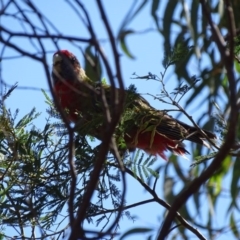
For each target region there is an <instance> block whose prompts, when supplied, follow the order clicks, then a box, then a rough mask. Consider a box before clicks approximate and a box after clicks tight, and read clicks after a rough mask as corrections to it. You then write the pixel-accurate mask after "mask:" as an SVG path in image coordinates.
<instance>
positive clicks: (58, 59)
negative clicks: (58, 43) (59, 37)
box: [53, 53, 62, 66]
mask: <svg viewBox="0 0 240 240" xmlns="http://www.w3.org/2000/svg"><path fill="white" fill-rule="evenodd" d="M61 61H62V56H61V55H60V54H58V53H56V54H54V55H53V66H55V65H57V64H59V63H60V62H61Z"/></svg>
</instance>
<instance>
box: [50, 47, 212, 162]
mask: <svg viewBox="0 0 240 240" xmlns="http://www.w3.org/2000/svg"><path fill="white" fill-rule="evenodd" d="M52 79H53V89H54V92H55V95H56V97H57V99H58V101H59V103H60V106H61V107H62V108H63V109H66V113H67V117H68V118H69V120H70V121H72V122H74V123H77V124H78V125H79V126H80V128H81V130H80V132H81V133H83V134H87V135H91V136H93V137H96V138H98V139H100V140H101V139H103V137H104V136H103V134H102V133H103V132H104V131H103V129H104V126H103V122H104V116H103V107H102V102H101V98H100V94H99V91H100V87H102V88H103V89H104V91H105V94H106V98H107V101H108V104H109V106H110V108H111V104H110V99H111V98H110V97H111V87H110V86H109V85H107V84H106V83H104V82H102V83H101V86H100V85H99V83H96V81H93V80H91V79H90V78H88V76H87V75H86V74H85V71H84V70H83V69H82V68H81V65H80V63H79V61H78V60H77V58H76V57H75V56H74V55H73V54H72V53H71V52H69V51H67V50H61V51H58V52H56V53H55V54H54V55H53V70H52ZM83 83H86V84H87V85H88V86H91V87H92V89H93V90H94V91H93V90H90V89H89V87H87V86H86V85H85V84H83ZM115 90H116V91H115V92H117V91H118V90H117V89H115ZM125 99H126V100H125V103H124V111H123V115H122V119H121V121H120V123H119V127H117V129H118V128H119V129H120V128H121V129H122V132H124V136H123V139H124V142H125V148H127V149H129V150H134V149H136V148H139V149H142V150H144V151H145V152H147V153H149V154H152V155H159V156H161V157H162V158H163V159H165V160H167V158H166V156H165V151H167V150H170V151H172V152H173V153H174V154H177V155H183V156H184V155H185V154H186V153H188V151H187V150H186V149H185V147H184V144H183V143H182V141H183V140H185V139H186V140H189V141H191V142H195V143H198V144H202V145H205V146H208V144H207V143H206V142H205V140H206V139H205V138H204V136H203V134H201V133H200V132H199V131H198V130H197V128H195V127H193V126H189V125H187V124H185V123H183V122H181V121H179V120H177V119H174V118H173V117H171V116H170V115H168V114H167V113H166V111H161V110H157V109H155V108H153V107H152V106H151V105H150V104H149V103H148V102H147V100H145V99H144V98H143V97H141V96H140V94H138V93H136V91H135V89H134V87H133V86H131V87H130V88H129V89H128V90H125ZM117 129H116V133H115V135H116V136H117V133H118V130H117ZM202 131H203V132H204V133H205V135H206V136H207V137H208V138H209V139H215V138H216V137H215V135H214V134H213V133H211V132H209V131H206V130H202ZM119 132H120V131H119ZM116 138H117V137H116Z"/></svg>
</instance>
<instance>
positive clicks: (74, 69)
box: [52, 50, 81, 81]
mask: <svg viewBox="0 0 240 240" xmlns="http://www.w3.org/2000/svg"><path fill="white" fill-rule="evenodd" d="M80 68H81V66H80V63H79V61H78V60H77V58H76V57H75V56H74V55H73V54H72V53H71V52H69V51H68V50H60V51H57V52H56V53H54V55H53V69H52V76H53V80H54V81H56V80H57V79H58V80H59V79H60V78H62V79H64V80H66V81H71V80H74V79H76V75H78V74H79V70H80Z"/></svg>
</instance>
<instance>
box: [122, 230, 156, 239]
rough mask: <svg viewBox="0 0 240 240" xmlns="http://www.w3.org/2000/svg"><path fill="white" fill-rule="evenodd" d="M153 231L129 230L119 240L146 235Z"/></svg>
mask: <svg viewBox="0 0 240 240" xmlns="http://www.w3.org/2000/svg"><path fill="white" fill-rule="evenodd" d="M151 231H152V229H151V228H133V229H130V230H128V231H127V232H125V233H124V234H123V235H122V236H121V237H120V239H119V240H123V239H124V238H126V237H129V236H131V235H136V234H144V233H149V232H151Z"/></svg>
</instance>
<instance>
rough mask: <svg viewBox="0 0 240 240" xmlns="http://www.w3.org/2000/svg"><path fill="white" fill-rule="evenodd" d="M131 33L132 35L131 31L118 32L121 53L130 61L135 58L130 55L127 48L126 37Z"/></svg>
mask: <svg viewBox="0 0 240 240" xmlns="http://www.w3.org/2000/svg"><path fill="white" fill-rule="evenodd" d="M133 33H134V31H133V30H124V31H122V32H120V33H119V36H118V38H119V41H120V45H121V48H122V50H123V52H124V53H125V54H126V55H127V56H128V57H129V58H131V59H135V57H134V56H133V55H132V54H131V53H130V51H129V49H128V47H127V44H126V37H127V36H128V35H130V34H133Z"/></svg>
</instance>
